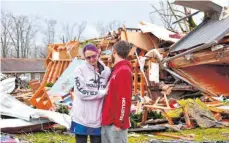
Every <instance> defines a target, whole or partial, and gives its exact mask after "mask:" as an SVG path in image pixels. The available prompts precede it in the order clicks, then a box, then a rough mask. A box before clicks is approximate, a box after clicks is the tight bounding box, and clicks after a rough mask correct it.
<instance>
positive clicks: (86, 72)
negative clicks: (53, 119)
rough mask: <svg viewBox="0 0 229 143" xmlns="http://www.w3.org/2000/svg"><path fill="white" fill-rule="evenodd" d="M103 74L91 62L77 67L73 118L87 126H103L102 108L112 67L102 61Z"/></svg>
mask: <svg viewBox="0 0 229 143" xmlns="http://www.w3.org/2000/svg"><path fill="white" fill-rule="evenodd" d="M99 63H100V66H102V67H103V70H102V71H101V74H100V73H98V72H96V71H95V68H94V67H93V66H91V65H90V64H89V63H87V62H85V64H83V65H80V66H78V67H77V68H76V69H75V72H74V73H75V75H76V76H75V85H74V94H75V99H74V101H73V108H72V114H73V115H72V120H73V121H74V122H76V123H78V124H81V125H83V126H86V127H91V128H98V127H101V110H102V106H103V99H104V96H105V92H104V89H105V88H106V84H107V81H108V78H109V75H110V69H109V68H108V67H106V66H105V65H104V64H103V63H102V62H101V61H99Z"/></svg>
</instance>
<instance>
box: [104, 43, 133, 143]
mask: <svg viewBox="0 0 229 143" xmlns="http://www.w3.org/2000/svg"><path fill="white" fill-rule="evenodd" d="M130 49H131V45H130V43H128V42H126V41H119V42H117V43H116V44H115V45H114V46H113V49H112V50H113V52H112V62H114V67H113V70H112V73H111V75H110V80H109V89H108V94H107V96H106V97H105V100H104V104H103V111H102V130H101V136H102V143H127V129H128V128H129V127H130V120H129V116H130V106H131V96H132V67H131V64H130V62H129V61H127V60H126V58H127V56H128V54H129V52H130Z"/></svg>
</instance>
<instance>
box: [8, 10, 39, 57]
mask: <svg viewBox="0 0 229 143" xmlns="http://www.w3.org/2000/svg"><path fill="white" fill-rule="evenodd" d="M9 18H11V19H12V24H11V26H10V27H9V28H8V29H7V32H8V33H9V37H10V41H11V44H12V46H13V48H14V49H15V51H16V57H17V58H26V57H28V55H29V54H30V53H31V51H30V50H31V47H32V46H33V44H34V41H33V40H34V38H35V35H36V33H37V31H38V29H37V27H36V26H35V21H36V20H37V18H31V19H30V18H29V17H27V16H23V15H21V16H15V15H13V14H11V15H9Z"/></svg>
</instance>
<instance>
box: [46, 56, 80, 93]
mask: <svg viewBox="0 0 229 143" xmlns="http://www.w3.org/2000/svg"><path fill="white" fill-rule="evenodd" d="M82 63H84V61H83V60H80V59H77V58H75V59H74V60H73V61H72V62H71V63H70V65H69V66H68V67H67V68H66V69H65V71H64V72H63V74H62V75H61V76H60V77H59V79H58V80H57V81H56V82H55V84H54V85H53V86H52V88H51V89H50V90H49V91H48V92H47V93H48V95H49V96H64V95H66V94H68V93H69V91H70V90H71V89H72V88H73V86H74V77H75V75H74V70H75V68H76V67H77V66H79V65H81V64H82Z"/></svg>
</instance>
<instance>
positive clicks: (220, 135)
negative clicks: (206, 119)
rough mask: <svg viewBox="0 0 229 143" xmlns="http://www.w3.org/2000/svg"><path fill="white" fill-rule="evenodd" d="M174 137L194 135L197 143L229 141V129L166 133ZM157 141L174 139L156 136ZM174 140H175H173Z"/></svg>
mask: <svg viewBox="0 0 229 143" xmlns="http://www.w3.org/2000/svg"><path fill="white" fill-rule="evenodd" d="M165 133H169V134H173V135H179V136H183V134H185V135H191V134H193V135H194V140H195V141H229V127H226V128H208V129H201V128H196V129H190V130H183V131H181V132H165ZM155 138H156V139H160V140H161V139H163V140H171V139H173V138H169V137H163V136H155ZM173 140H174V139H173Z"/></svg>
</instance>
